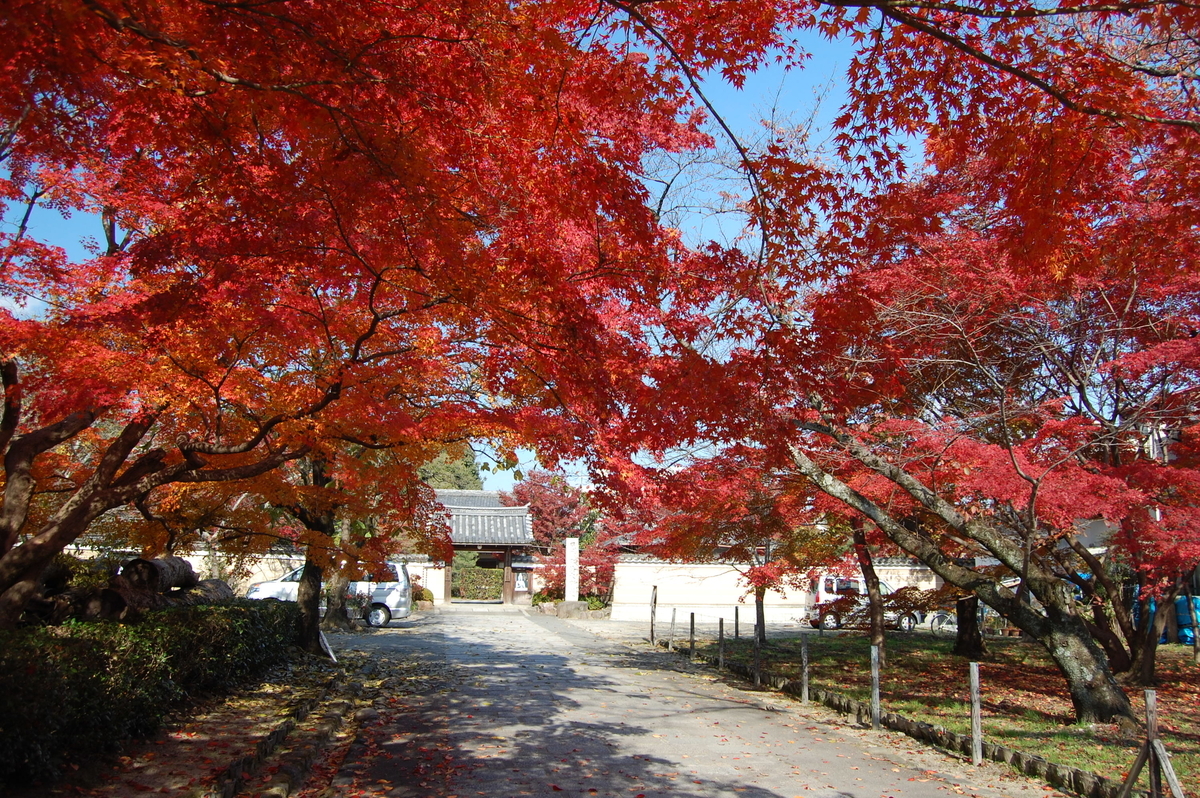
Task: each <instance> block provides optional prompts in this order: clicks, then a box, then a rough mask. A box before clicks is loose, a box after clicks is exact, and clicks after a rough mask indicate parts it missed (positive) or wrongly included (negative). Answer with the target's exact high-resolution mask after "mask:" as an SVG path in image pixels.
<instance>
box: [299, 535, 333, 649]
mask: <svg viewBox="0 0 1200 798" xmlns="http://www.w3.org/2000/svg"><path fill="white" fill-rule="evenodd" d="M296 603H297V604H298V605H299V606H300V628H299V629H298V630H297V632H298V636H299V640H298V641H297V643H298V644H299V646H300V648H302V649H303V650H305V651H307V652H308V653H310V654H320V655H321V656H327V655H326V653H325V649H324V648H323V647H322V646H321V627H320V623H321V616H320V604H321V567H320V566H319V565H317V564H316V563H314V562H313V561H312V560H311V559H310V558H309V557H308V556H307V555H306V556H305V559H304V570H303V571H302V572H301V574H300V584H299V585H298V586H297V587H296Z"/></svg>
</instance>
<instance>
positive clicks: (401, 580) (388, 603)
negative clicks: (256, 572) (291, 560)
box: [246, 562, 412, 626]
mask: <svg viewBox="0 0 1200 798" xmlns="http://www.w3.org/2000/svg"><path fill="white" fill-rule="evenodd" d="M388 568H389V569H391V576H392V577H393V578H392V579H390V580H387V581H380V580H376V579H371V578H370V576H369V575H368V578H367V579H365V580H363V581H360V582H351V583H350V586H349V588H348V590H349V591H350V593H352V594H353V595H356V596H364V597H367V596H369V597H370V601H369V603H368V604H367V606H366V608H365V609H364V610H363V620H365V621H366V622H367V625H368V626H387V624H388V621H390V620H392V619H393V618H407V617H408V615H409V614H410V613H411V612H412V582H411V581H410V580H409V578H408V567H407V566H406V565H405V564H404V563H402V562H396V563H388ZM303 571H304V568H303V567H300V568H297V569H296V570H294V571H292V572H291V573H289V574H285V575H283V576H281V577H280V578H278V579H273V580H271V581H270V582H258V583H256V584H253V585H251V586H250V590H249V591H247V593H246V598H252V599H278V600H280V601H295V600H296V594H297V591H298V590H299V587H300V574H301V573H302V572H303Z"/></svg>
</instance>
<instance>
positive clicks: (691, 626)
mask: <svg viewBox="0 0 1200 798" xmlns="http://www.w3.org/2000/svg"><path fill="white" fill-rule="evenodd" d="M695 658H696V613H694V612H692V613H688V659H695Z"/></svg>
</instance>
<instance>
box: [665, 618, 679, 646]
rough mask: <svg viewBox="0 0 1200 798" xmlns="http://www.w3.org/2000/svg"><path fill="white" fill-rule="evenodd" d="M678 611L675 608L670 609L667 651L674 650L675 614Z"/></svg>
mask: <svg viewBox="0 0 1200 798" xmlns="http://www.w3.org/2000/svg"><path fill="white" fill-rule="evenodd" d="M678 611H679V609H678V608H677V607H672V608H671V635H670V637H668V638H667V651H674V650H675V613H676V612H678Z"/></svg>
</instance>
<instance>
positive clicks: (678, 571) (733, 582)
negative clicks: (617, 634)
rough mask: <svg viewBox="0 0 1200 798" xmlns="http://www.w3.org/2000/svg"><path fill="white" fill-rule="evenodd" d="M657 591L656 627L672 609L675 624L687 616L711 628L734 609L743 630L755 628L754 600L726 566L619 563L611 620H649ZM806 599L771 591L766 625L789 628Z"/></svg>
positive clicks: (765, 603) (729, 617) (734, 571)
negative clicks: (654, 593)
mask: <svg viewBox="0 0 1200 798" xmlns="http://www.w3.org/2000/svg"><path fill="white" fill-rule="evenodd" d="M656 585H657V586H658V622H659V623H669V622H670V620H671V610H672V609H674V610H675V611H676V617H677V619H678V622H679V623H682V624H686V623H687V622H688V616H689V614H690V613H693V612H694V613H696V623H698V624H703V625H712V624H715V623H717V621H718V619H720V618H724V619H725V623H726V626H727V627H729V626H730V624H732V623H733V616H734V607H738V608H739V610H738V615H739V622H740V623H741V624H742V625H743V626H744V628H749V626H750V625H752V624H753V623H754V597H753V596H746V595H745V594H746V584H745V582H744V580H742V578H741V574H740V573H738V571H737V569H735V568H734V567H733V566H731V565H727V564H723V563H661V562H618V563H617V567H616V572H615V576H614V585H613V602H612V617H613V619H614V620H621V621H645V622H649V620H650V594H651V591H652V589H653V588H654V586H656ZM808 604H809V598H808V596H807V594H806V593H805V592H803V591H799V590H785V591H783V592H780V591H775V590H771V591H768V592H767V595H766V598H765V600H764V601H763V610H764V612H765V614H766V619H767V621H768V622H775V623H794V622H798V621H799V620H800V619H801V618H803V615H804V611H805V609H806V608H807V607H808Z"/></svg>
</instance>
